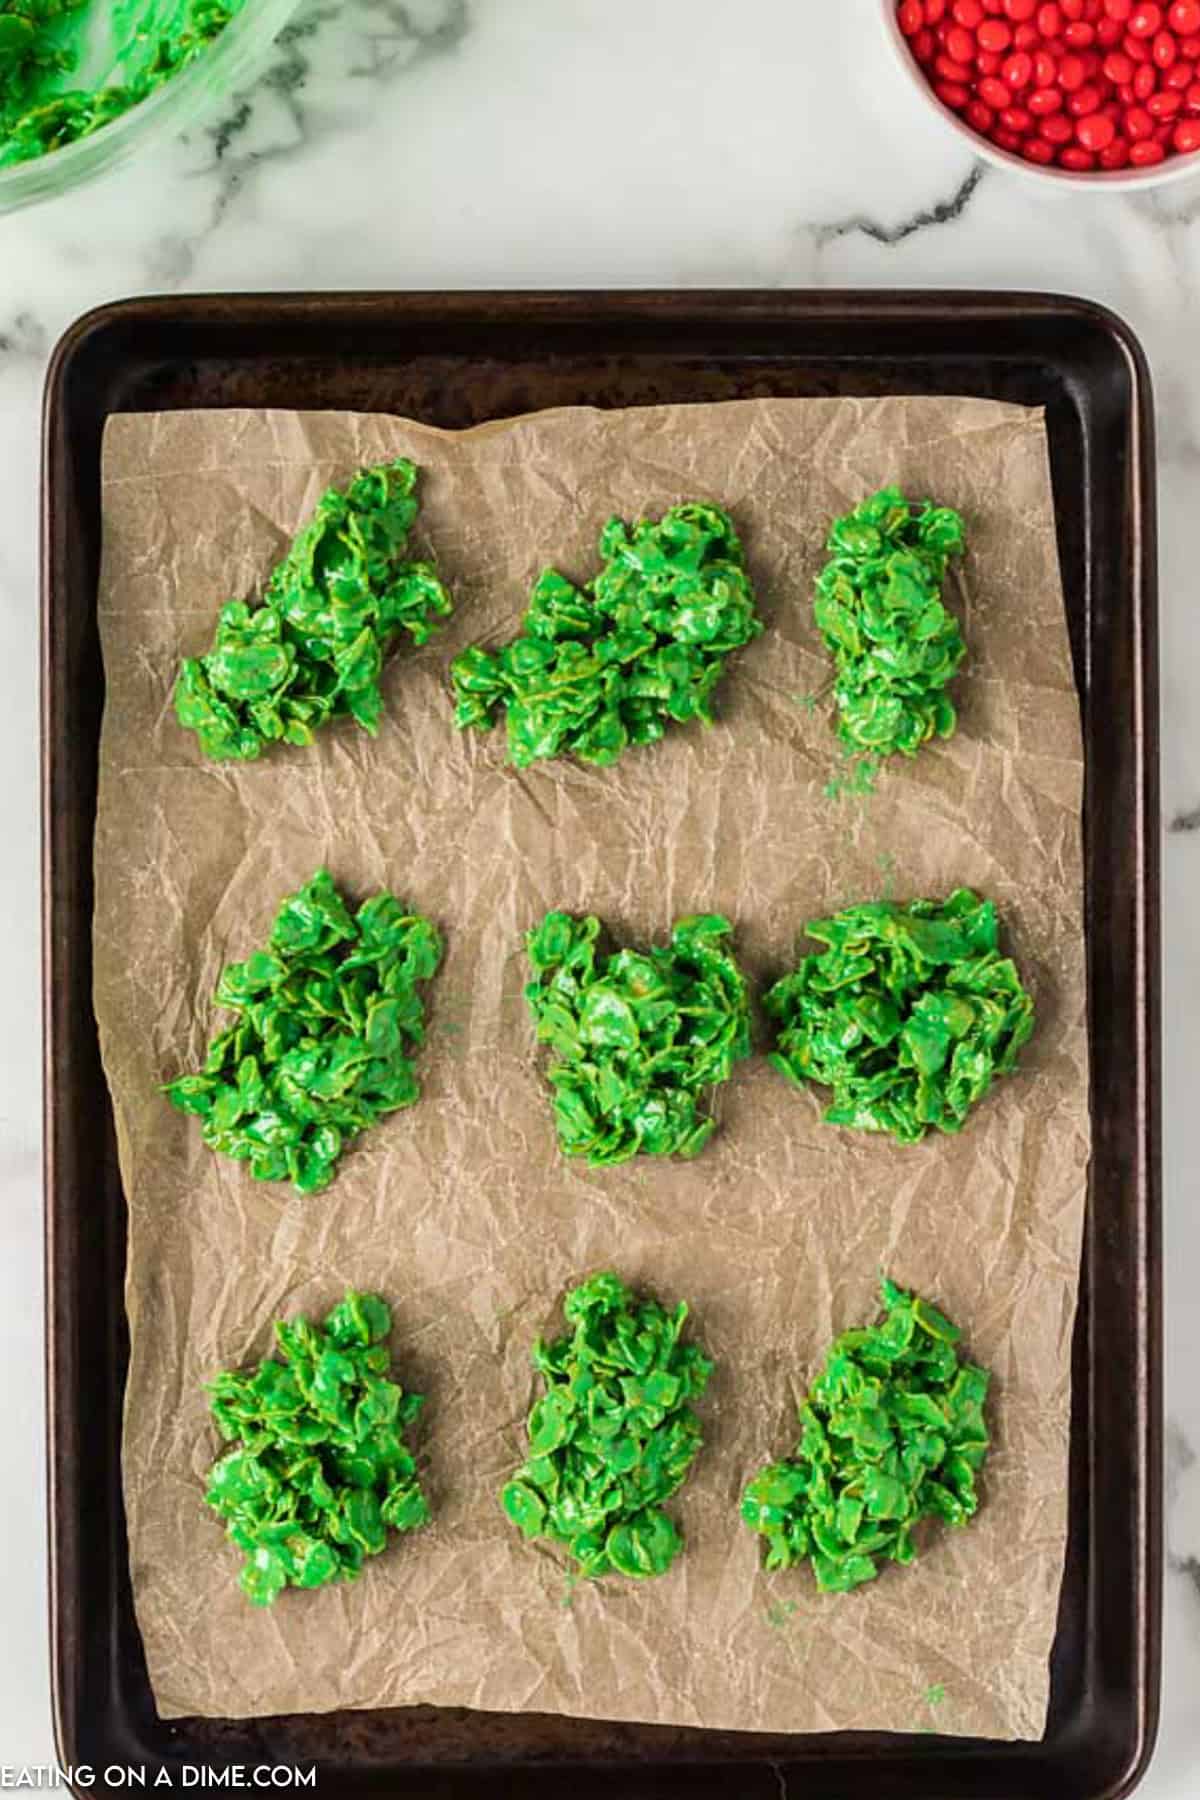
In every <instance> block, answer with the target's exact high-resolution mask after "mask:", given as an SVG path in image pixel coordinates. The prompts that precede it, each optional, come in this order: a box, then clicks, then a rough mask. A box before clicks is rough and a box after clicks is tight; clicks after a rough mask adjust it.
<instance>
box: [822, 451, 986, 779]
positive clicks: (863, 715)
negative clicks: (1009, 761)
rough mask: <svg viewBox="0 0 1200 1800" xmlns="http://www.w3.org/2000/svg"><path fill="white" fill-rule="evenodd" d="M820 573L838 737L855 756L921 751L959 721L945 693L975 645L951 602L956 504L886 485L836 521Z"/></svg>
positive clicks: (869, 760) (869, 759)
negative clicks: (945, 599)
mask: <svg viewBox="0 0 1200 1800" xmlns="http://www.w3.org/2000/svg"><path fill="white" fill-rule="evenodd" d="M826 548H827V549H828V550H829V552H830V560H829V561H828V562H827V563H826V565H825V567H824V569H823V570H822V571H821V574H820V575H819V576H818V578H817V592H816V598H815V600H814V603H813V616H814V618H815V619H816V623H817V627H818V629H819V631H820V633H821V636H822V638H823V640H824V643H825V648H826V649H827V650H828V651H829V654H830V655H831V656H832V658H833V661H834V671H835V673H834V698H835V703H836V706H837V716H838V722H837V734H838V737H839V739H840V740H841V743H842V745H843V748H844V749H845V750H846V752H847V753H848V754H849V755H851V756H856V757H862V758H865V759H866V777H865V780H864V782H863V783H860V787H861V786H863V785H867V786H869V778H870V774H871V773H872V772H873V771H874V769H876V768H877V767H878V763H879V759H880V758H881V757H886V756H894V755H896V754H900V755H903V756H915V755H916V753H917V751H918V750H919V749H920V747H921V745H922V744H924V743H926V742H927V741H928V740H929V739H930V738H932V737H943V738H947V737H950V736H951V735H952V733H953V731H954V729H955V726H956V724H957V722H958V721H957V715H956V713H955V710H954V704H953V702H952V701H951V699H950V697H949V695H948V694H947V692H946V689H947V687H948V686H949V684H950V682H951V680H952V679H953V677H954V675H955V673H956V671H957V670H958V667H959V664H960V663H961V662H962V660H963V657H964V656H965V655H966V645H965V644H964V643H963V639H962V633H961V631H960V630H959V627H958V622H957V620H956V619H955V618H954V616H953V615H952V614H951V613H950V612H948V611H947V609H946V607H945V606H944V605H943V604H942V597H941V596H942V583H943V581H944V579H945V575H946V567H947V564H948V562H949V560H950V558H951V557H953V556H960V555H961V554H962V551H963V522H962V519H961V518H960V517H959V515H958V513H956V512H952V511H951V510H950V508H949V507H945V506H932V505H929V504H927V503H926V504H923V505H917V504H915V503H913V502H911V501H909V500H907V499H906V498H905V497H904V495H903V494H902V493H901V492H900V490H899V488H895V487H889V488H884V489H882V491H881V492H880V493H878V494H875V495H873V496H872V497H871V498H870V499H869V500H864V501H863V503H862V505H861V506H857V507H855V509H854V511H853V512H850V513H847V514H846V515H845V517H843V518H840V519H838V520H836V521H835V523H834V525H833V528H832V530H831V531H830V534H829V539H828V542H827V545H826Z"/></svg>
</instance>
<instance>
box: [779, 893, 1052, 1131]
mask: <svg viewBox="0 0 1200 1800" xmlns="http://www.w3.org/2000/svg"><path fill="white" fill-rule="evenodd" d="M807 931H808V935H809V936H810V937H812V938H815V939H816V940H817V942H818V943H819V944H823V945H824V946H825V948H824V949H823V950H821V951H818V952H816V953H814V954H813V955H810V956H806V957H805V958H804V959H803V961H802V962H801V963H800V966H799V968H797V969H796V970H795V971H794V972H793V973H792V974H790V975H785V976H784V978H783V980H782V981H778V982H776V984H775V986H774V987H773V988H771V989H770V990H769V992H768V993H767V995H766V998H765V1000H764V1002H763V1005H764V1007H765V1009H766V1011H767V1014H768V1015H769V1017H770V1018H771V1019H772V1020H774V1022H775V1025H776V1031H777V1036H776V1042H775V1050H774V1053H773V1055H772V1056H771V1061H772V1063H773V1064H774V1065H775V1067H776V1068H777V1069H779V1070H781V1071H782V1073H783V1074H784V1075H786V1076H788V1077H789V1079H790V1080H792V1081H795V1082H797V1083H800V1084H803V1083H804V1082H808V1081H815V1082H819V1083H821V1084H822V1085H824V1086H826V1087H830V1088H832V1089H833V1103H832V1105H830V1106H829V1108H828V1109H827V1111H826V1113H825V1117H826V1119H827V1120H828V1121H829V1122H830V1123H831V1124H833V1125H849V1126H852V1127H855V1128H857V1129H858V1130H860V1131H890V1132H891V1133H892V1135H893V1136H894V1137H896V1138H898V1139H899V1140H900V1142H901V1143H903V1144H913V1143H917V1142H918V1141H919V1140H920V1139H921V1138H923V1137H924V1136H925V1133H926V1132H927V1131H928V1130H929V1129H930V1128H931V1127H934V1128H936V1129H937V1130H938V1131H945V1132H955V1131H960V1130H961V1129H962V1126H963V1123H964V1121H965V1119H966V1117H967V1114H968V1113H969V1112H970V1110H971V1108H972V1107H973V1106H974V1105H975V1103H976V1101H977V1100H981V1099H982V1098H983V1096H984V1094H986V1093H987V1091H988V1089H989V1088H990V1087H991V1085H992V1082H993V1080H994V1079H995V1078H996V1076H997V1075H1007V1074H1010V1073H1011V1072H1012V1070H1013V1069H1014V1068H1015V1067H1016V1064H1017V1054H1018V1052H1019V1051H1020V1049H1021V1046H1022V1045H1023V1044H1024V1043H1025V1042H1026V1041H1027V1040H1028V1038H1029V1036H1030V1034H1031V1032H1032V1030H1033V1001H1032V999H1031V998H1030V996H1029V994H1028V993H1027V992H1026V990H1025V988H1024V987H1023V986H1022V984H1021V977H1020V975H1019V974H1018V972H1017V969H1016V967H1015V965H1014V964H1013V963H1012V962H1011V961H1010V960H1009V959H1008V958H1007V957H1003V956H1001V955H1000V953H999V947H998V946H999V926H998V923H997V919H996V909H995V907H994V906H993V904H992V902H991V901H990V900H981V899H980V898H979V896H978V895H977V894H973V893H972V892H971V891H970V889H969V888H959V889H957V890H956V892H954V893H953V894H951V895H950V897H949V899H948V900H945V901H941V900H914V901H913V902H912V903H911V904H910V905H908V906H900V905H895V904H892V903H891V902H889V901H884V900H880V901H873V902H868V903H866V904H864V905H861V906H851V907H848V908H847V910H846V911H845V912H840V913H835V914H834V916H833V917H832V918H830V919H818V920H816V921H814V922H813V923H811V924H810V925H809V926H808V927H807Z"/></svg>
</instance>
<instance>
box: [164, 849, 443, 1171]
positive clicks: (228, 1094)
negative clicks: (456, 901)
mask: <svg viewBox="0 0 1200 1800" xmlns="http://www.w3.org/2000/svg"><path fill="white" fill-rule="evenodd" d="M441 955H442V942H441V938H440V937H439V935H438V933H437V930H436V928H435V927H434V926H433V925H432V924H431V923H430V921H429V920H428V919H426V918H423V917H422V916H421V915H420V914H419V913H409V912H405V910H404V908H403V907H402V906H401V905H400V902H399V901H398V900H397V899H395V898H394V896H393V895H391V894H377V895H376V896H375V897H374V899H371V900H367V901H365V902H364V903H363V905H362V906H360V907H359V909H358V911H357V912H356V913H354V914H353V916H352V915H351V914H350V913H349V912H348V911H347V909H346V906H345V903H344V902H343V900H342V898H341V896H340V895H339V893H338V891H337V889H336V888H335V887H334V884H333V878H332V876H331V875H330V874H329V871H328V870H327V869H318V870H317V872H316V874H315V875H314V876H313V877H312V879H311V881H308V882H306V883H305V885H304V886H303V887H302V888H301V889H300V890H299V891H298V892H297V893H295V894H290V895H289V896H288V897H287V899H285V900H284V902H283V905H282V906H281V907H280V909H279V914H278V917H277V918H276V920H275V924H274V926H273V928H272V931H271V937H270V941H269V943H268V945H267V948H266V949H265V950H258V951H255V953H254V954H253V955H252V956H249V957H247V959H246V961H245V962H238V963H230V964H229V965H228V967H227V968H226V969H225V970H224V972H223V974H222V976H221V979H220V982H219V983H218V986H217V991H216V995H215V1000H216V1004H217V1005H218V1006H223V1007H227V1008H228V1009H229V1010H230V1011H231V1012H233V1013H235V1014H236V1015H237V1016H236V1019H235V1022H234V1023H233V1024H232V1025H229V1026H227V1027H226V1029H225V1030H223V1031H221V1032H218V1034H217V1036H216V1037H214V1038H213V1040H212V1043H211V1044H210V1045H209V1049H208V1055H207V1057H206V1058H205V1062H204V1067H203V1069H202V1070H201V1071H200V1072H199V1073H197V1074H191V1075H181V1076H180V1077H179V1078H178V1079H177V1080H175V1081H172V1082H169V1083H168V1084H167V1086H166V1088H165V1089H164V1092H165V1093H166V1094H167V1095H168V1097H169V1098H170V1100H171V1101H172V1103H173V1104H174V1105H175V1106H177V1107H179V1109H180V1111H182V1112H187V1113H195V1114H197V1115H198V1117H199V1118H200V1121H201V1131H202V1135H203V1138H204V1142H205V1143H206V1144H208V1145H210V1146H211V1148H212V1149H214V1150H219V1151H220V1152H221V1153H222V1154H223V1155H225V1156H232V1157H234V1158H236V1159H237V1160H238V1161H240V1162H248V1163H249V1165H250V1173H251V1175H253V1176H254V1178H255V1180H256V1181H287V1180H290V1181H292V1182H293V1183H294V1185H295V1187H296V1188H297V1190H298V1191H299V1192H300V1193H302V1194H315V1193H317V1192H319V1190H320V1189H321V1188H324V1187H327V1186H328V1185H329V1183H330V1181H331V1180H332V1179H333V1173H334V1168H335V1166H336V1163H337V1160H338V1157H339V1156H340V1155H341V1153H342V1150H343V1148H344V1147H345V1146H346V1144H348V1143H349V1141H350V1140H351V1139H352V1138H353V1137H355V1136H356V1135H357V1133H358V1132H360V1131H365V1130H366V1129H367V1127H368V1126H370V1125H374V1124H375V1122H376V1121H377V1120H379V1119H381V1118H383V1117H384V1115H385V1114H387V1113H390V1112H395V1111H396V1110H397V1108H399V1107H403V1106H411V1105H412V1103H413V1102H414V1100H416V1099H417V1097H418V1095H419V1093H420V1089H419V1087H418V1085H417V1078H416V1074H415V1072H414V1069H413V1063H412V1054H413V1052H414V1051H415V1050H416V1049H418V1048H419V1047H420V1045H421V1044H422V1043H423V1042H424V1036H425V1009H424V1006H423V1004H422V1001H421V997H420V994H419V993H418V991H417V984H418V982H422V981H428V980H429V979H430V977H431V976H432V975H433V974H434V973H435V972H436V970H437V967H438V964H439V962H440V961H441Z"/></svg>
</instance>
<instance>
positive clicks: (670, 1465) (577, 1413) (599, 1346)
mask: <svg viewBox="0 0 1200 1800" xmlns="http://www.w3.org/2000/svg"><path fill="white" fill-rule="evenodd" d="M563 1311H564V1313H565V1314H566V1318H567V1323H568V1324H569V1325H571V1326H572V1327H573V1329H572V1332H571V1335H570V1337H562V1338H558V1339H556V1340H555V1341H554V1343H552V1344H546V1343H544V1342H543V1341H542V1340H541V1339H540V1338H539V1340H538V1341H537V1343H536V1344H535V1345H534V1347H533V1365H534V1367H535V1369H537V1371H538V1372H539V1374H540V1375H541V1376H542V1377H543V1378H544V1380H545V1383H546V1392H545V1394H544V1395H543V1397H542V1398H541V1399H540V1400H539V1401H537V1403H536V1405H535V1406H534V1408H533V1410H532V1412H531V1413H530V1415H529V1424H528V1434H529V1460H528V1461H527V1462H526V1463H524V1464H523V1465H522V1467H521V1468H519V1469H518V1470H517V1472H516V1474H515V1475H514V1476H513V1479H512V1480H511V1481H510V1482H509V1483H508V1485H507V1486H506V1487H505V1488H504V1490H503V1492H502V1493H501V1496H500V1499H501V1504H502V1505H503V1507H504V1510H505V1512H506V1513H507V1514H508V1516H509V1518H510V1519H511V1520H512V1522H513V1524H514V1525H517V1526H519V1527H520V1529H521V1530H522V1531H523V1532H524V1533H525V1536H526V1537H531V1538H537V1537H541V1538H549V1539H550V1540H551V1541H552V1542H554V1543H558V1544H562V1545H563V1546H564V1547H565V1549H566V1550H567V1552H568V1553H569V1555H570V1556H571V1557H572V1558H573V1559H574V1560H575V1562H576V1563H578V1565H579V1569H580V1571H581V1573H582V1574H584V1575H588V1576H592V1575H606V1574H609V1573H615V1574H618V1575H633V1576H638V1577H641V1576H649V1575H663V1574H665V1573H666V1571H667V1570H668V1569H669V1568H670V1566H671V1564H672V1563H673V1562H674V1560H675V1557H676V1556H677V1555H678V1553H679V1551H680V1550H681V1549H682V1547H683V1540H682V1538H681V1536H680V1533H679V1529H678V1527H677V1526H676V1525H675V1523H674V1521H673V1520H672V1519H671V1518H669V1517H668V1515H667V1514H666V1513H665V1512H664V1511H663V1510H662V1509H663V1504H664V1502H665V1501H667V1500H669V1499H670V1497H671V1495H672V1494H674V1493H675V1492H676V1490H677V1489H678V1488H679V1487H681V1486H682V1484H683V1481H684V1479H685V1477H686V1475H687V1472H688V1470H689V1469H690V1467H691V1465H692V1463H693V1461H694V1460H695V1457H696V1454H697V1452H698V1451H699V1449H700V1445H701V1441H702V1439H701V1431H700V1420H699V1419H698V1418H697V1416H696V1414H695V1412H694V1411H693V1410H692V1408H691V1406H690V1404H689V1402H690V1401H692V1400H696V1399H698V1398H699V1397H700V1395H701V1394H702V1393H703V1392H704V1389H705V1387H706V1386H707V1383H708V1378H709V1376H710V1375H711V1373H712V1364H711V1362H709V1360H708V1358H707V1357H706V1356H704V1355H703V1354H702V1352H701V1351H700V1350H699V1349H698V1348H697V1347H696V1345H694V1344H681V1343H680V1341H679V1338H680V1333H681V1332H682V1330H683V1325H684V1320H685V1319H686V1318H687V1313H688V1309H687V1306H686V1304H685V1303H684V1302H682V1301H681V1302H680V1304H679V1305H678V1306H677V1307H676V1308H675V1311H674V1312H666V1311H665V1310H664V1309H663V1307H661V1306H660V1305H659V1304H658V1302H657V1301H655V1300H647V1301H644V1302H642V1303H641V1304H640V1305H639V1304H637V1303H635V1301H634V1298H633V1296H632V1294H631V1293H630V1291H629V1289H628V1288H627V1287H626V1286H625V1284H624V1282H622V1281H621V1280H620V1279H619V1278H618V1277H617V1276H616V1275H612V1274H604V1275H593V1276H592V1277H591V1279H590V1280H588V1281H585V1282H583V1284H582V1285H581V1286H580V1287H577V1288H576V1289H575V1290H574V1291H573V1292H572V1293H571V1294H569V1295H568V1296H567V1299H566V1302H565V1304H564V1307H563Z"/></svg>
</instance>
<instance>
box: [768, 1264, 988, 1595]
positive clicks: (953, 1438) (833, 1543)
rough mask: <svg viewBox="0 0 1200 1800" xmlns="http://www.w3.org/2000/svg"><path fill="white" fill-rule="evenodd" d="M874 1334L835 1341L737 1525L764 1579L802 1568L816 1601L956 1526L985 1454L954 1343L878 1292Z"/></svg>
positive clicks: (975, 1380) (976, 1384) (977, 1402)
mask: <svg viewBox="0 0 1200 1800" xmlns="http://www.w3.org/2000/svg"><path fill="white" fill-rule="evenodd" d="M883 1305H884V1308H885V1312H886V1316H885V1318H884V1319H883V1321H882V1323H881V1324H878V1325H872V1326H868V1327H866V1328H865V1329H863V1330H856V1331H844V1332H843V1333H842V1335H841V1336H840V1337H839V1338H838V1339H837V1340H836V1341H835V1342H834V1344H833V1346H832V1348H831V1349H830V1351H829V1354H828V1356H827V1357H826V1360H825V1367H824V1369H823V1370H822V1371H821V1374H820V1375H819V1376H818V1377H817V1379H816V1381H815V1382H814V1383H813V1386H812V1390H811V1392H810V1393H809V1395H808V1398H807V1400H806V1401H805V1402H804V1405H803V1406H802V1407H801V1408H800V1422H801V1426H802V1435H801V1438H800V1443H799V1444H798V1446H797V1448H796V1450H795V1451H794V1453H793V1454H792V1455H791V1456H790V1457H788V1458H786V1459H785V1460H784V1461H783V1462H777V1463H772V1464H770V1465H769V1466H768V1467H767V1468H765V1469H762V1470H760V1472H759V1473H758V1474H757V1475H756V1476H755V1477H754V1479H753V1481H751V1482H750V1484H749V1486H748V1487H747V1489H746V1492H745V1496H744V1498H743V1501H742V1517H743V1518H744V1519H745V1521H746V1523H747V1524H748V1525H750V1526H752V1527H753V1529H754V1530H755V1531H759V1532H761V1533H762V1535H763V1536H764V1537H765V1538H766V1540H767V1552H766V1557H765V1559H764V1561H765V1567H766V1568H768V1569H788V1568H791V1567H792V1566H793V1564H795V1563H800V1562H803V1561H804V1560H805V1558H808V1559H809V1560H810V1561H811V1563H812V1570H813V1574H814V1575H815V1577H816V1582H817V1587H818V1589H819V1590H820V1591H821V1592H822V1593H834V1594H840V1593H846V1592H848V1591H849V1590H850V1589H851V1588H855V1587H858V1586H859V1585H860V1584H861V1583H862V1582H864V1581H872V1580H874V1578H875V1576H876V1575H878V1574H879V1564H880V1563H881V1562H885V1561H891V1562H897V1563H911V1562H912V1561H913V1559H914V1557H915V1554H916V1550H915V1546H914V1544H913V1532H914V1530H915V1528H916V1526H917V1525H918V1524H919V1523H920V1521H921V1520H922V1519H937V1520H940V1521H941V1522H942V1523H943V1524H944V1525H952V1526H958V1525H965V1524H966V1523H967V1521H968V1520H969V1519H970V1518H971V1517H972V1516H973V1515H974V1513H975V1511H976V1508H977V1506H978V1504H979V1500H978V1495H977V1493H976V1489H975V1477H976V1474H977V1472H978V1471H979V1470H980V1469H981V1468H982V1467H983V1463H984V1459H985V1458H986V1456H987V1450H988V1433H987V1426H986V1424H985V1422H984V1417H983V1404H984V1401H985V1399H986V1398H987V1391H988V1380H989V1377H988V1374H987V1371H986V1370H984V1369H980V1368H977V1367H976V1366H975V1364H974V1363H969V1362H965V1361H960V1359H959V1356H958V1352H957V1351H956V1349H955V1345H956V1344H957V1342H958V1339H959V1336H960V1333H959V1331H958V1330H957V1328H956V1327H955V1326H953V1325H952V1324H951V1323H950V1321H949V1320H948V1319H944V1318H943V1317H942V1315H941V1314H940V1313H939V1312H938V1311H937V1310H936V1309H935V1308H934V1307H932V1306H930V1305H929V1304H928V1303H927V1302H926V1301H924V1300H920V1299H916V1298H914V1297H913V1296H912V1295H910V1294H906V1293H905V1292H904V1291H903V1289H901V1288H898V1287H896V1286H895V1285H894V1284H893V1283H892V1282H890V1281H885V1282H884V1283H883Z"/></svg>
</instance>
